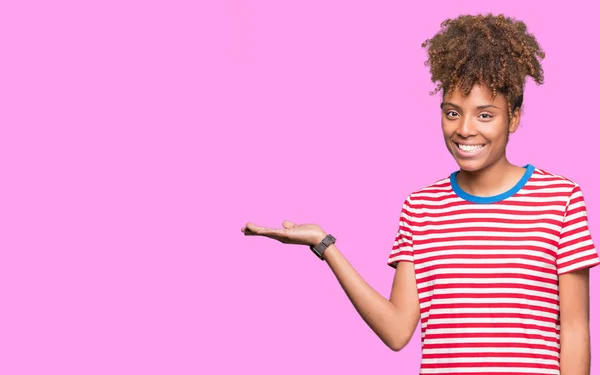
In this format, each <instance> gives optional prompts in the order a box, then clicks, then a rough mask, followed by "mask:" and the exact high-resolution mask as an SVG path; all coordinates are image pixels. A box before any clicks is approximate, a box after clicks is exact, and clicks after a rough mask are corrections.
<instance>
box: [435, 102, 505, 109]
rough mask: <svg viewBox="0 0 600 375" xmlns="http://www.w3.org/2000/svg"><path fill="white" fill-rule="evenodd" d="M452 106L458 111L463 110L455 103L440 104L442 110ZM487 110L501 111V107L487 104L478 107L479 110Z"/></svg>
mask: <svg viewBox="0 0 600 375" xmlns="http://www.w3.org/2000/svg"><path fill="white" fill-rule="evenodd" d="M445 105H446V106H450V107H454V108H457V109H462V108H460V106H458V105H456V104H454V103H450V102H442V104H440V108H444V106H445ZM486 108H497V109H501V108H499V107H496V106H495V105H492V104H486V105H480V106H478V107H477V109H486Z"/></svg>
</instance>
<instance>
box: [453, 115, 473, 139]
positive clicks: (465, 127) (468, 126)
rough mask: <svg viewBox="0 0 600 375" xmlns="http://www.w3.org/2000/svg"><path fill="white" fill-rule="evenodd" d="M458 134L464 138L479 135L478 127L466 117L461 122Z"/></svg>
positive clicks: (457, 130)
mask: <svg viewBox="0 0 600 375" xmlns="http://www.w3.org/2000/svg"><path fill="white" fill-rule="evenodd" d="M456 134H458V135H460V136H461V137H463V138H467V137H469V136H473V135H477V125H476V124H475V122H474V121H472V120H471V119H470V118H469V117H468V116H465V117H463V118H462V119H461V122H460V124H459V125H458V128H457V129H456Z"/></svg>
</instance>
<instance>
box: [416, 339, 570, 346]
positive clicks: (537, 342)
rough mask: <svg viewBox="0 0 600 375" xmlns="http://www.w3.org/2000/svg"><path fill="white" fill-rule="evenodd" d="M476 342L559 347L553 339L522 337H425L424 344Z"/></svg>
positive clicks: (457, 344)
mask: <svg viewBox="0 0 600 375" xmlns="http://www.w3.org/2000/svg"><path fill="white" fill-rule="evenodd" d="M477 343H486V344H487V343H498V344H503V343H508V344H511V343H515V344H527V345H545V346H548V347H551V348H557V349H559V348H560V344H559V343H557V342H554V341H547V340H542V339H528V338H524V337H458V338H444V339H431V338H426V339H425V343H424V344H431V345H436V344H456V346H457V347H458V346H460V345H461V344H477Z"/></svg>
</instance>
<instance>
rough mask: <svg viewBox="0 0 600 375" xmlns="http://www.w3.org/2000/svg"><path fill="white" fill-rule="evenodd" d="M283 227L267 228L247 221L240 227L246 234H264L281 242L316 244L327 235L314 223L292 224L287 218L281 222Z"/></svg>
mask: <svg viewBox="0 0 600 375" xmlns="http://www.w3.org/2000/svg"><path fill="white" fill-rule="evenodd" d="M282 225H283V228H267V227H261V226H258V225H256V224H252V223H247V224H246V226H245V227H243V228H242V232H243V233H244V235H246V236H264V237H269V238H272V239H274V240H277V241H279V242H282V243H287V244H296V245H308V246H317V245H318V244H319V242H321V240H322V239H323V238H324V237H325V236H326V235H327V234H326V233H325V231H324V230H323V229H321V227H320V226H318V225H316V224H294V223H292V222H291V221H289V220H285V221H284V222H283V224H282Z"/></svg>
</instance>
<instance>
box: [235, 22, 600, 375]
mask: <svg viewBox="0 0 600 375" xmlns="http://www.w3.org/2000/svg"><path fill="white" fill-rule="evenodd" d="M423 47H427V48H428V55H429V59H428V62H427V63H428V65H429V66H430V69H431V73H432V80H433V81H434V82H439V84H438V86H437V88H436V90H435V91H434V93H435V92H438V91H442V94H443V95H442V98H443V99H442V100H443V101H442V104H441V109H442V130H443V135H444V139H445V142H446V147H447V148H448V150H449V151H450V154H451V155H452V156H453V157H454V159H455V160H456V162H457V163H458V166H459V170H458V171H457V172H454V173H452V174H451V175H450V176H448V177H446V178H444V179H442V180H439V181H437V182H435V183H433V184H431V185H430V186H427V187H425V188H423V189H420V190H418V191H416V192H414V193H412V194H410V195H409V196H408V197H407V199H406V200H405V202H404V205H403V208H402V214H401V216H400V223H399V229H398V233H397V236H396V239H395V242H394V245H393V248H392V251H391V254H390V256H389V259H388V264H389V265H390V266H392V267H394V268H395V269H396V271H395V276H394V281H393V286H392V292H391V297H390V298H389V300H388V299H386V298H385V297H383V296H381V295H380V294H379V293H378V292H376V291H375V290H374V289H373V288H371V287H370V286H369V285H368V284H367V283H366V282H365V281H364V280H363V279H362V278H361V277H360V276H359V274H358V273H357V272H356V271H355V270H354V269H353V268H352V266H351V265H350V264H349V263H348V261H347V260H346V259H345V258H344V257H343V256H342V254H341V252H340V250H339V249H338V248H337V247H336V246H335V244H334V241H335V239H334V238H333V237H332V236H329V235H327V232H326V231H324V230H323V229H322V228H320V227H319V226H318V225H314V224H302V225H297V224H294V223H292V222H290V221H284V222H283V228H281V229H275V228H264V227H260V226H257V225H254V224H252V223H248V224H246V226H245V227H244V228H242V232H244V234H245V235H261V236H266V237H270V238H273V239H276V240H279V241H281V242H283V243H293V244H304V245H309V246H310V247H311V250H313V252H315V253H316V254H317V255H318V256H319V257H321V258H322V259H324V260H325V261H326V262H327V264H328V265H329V267H330V268H331V269H332V271H333V272H334V274H335V276H336V277H337V279H338V280H339V282H340V284H341V285H342V287H343V289H344V291H345V292H346V294H347V295H348V297H349V298H350V300H351V301H352V303H353V305H354V306H355V307H356V309H357V311H358V313H359V314H360V315H361V317H362V318H363V319H364V321H365V322H366V323H367V324H368V325H369V326H370V327H371V328H372V329H373V331H374V332H375V333H376V334H377V335H378V336H379V337H380V338H381V340H382V341H383V342H384V343H385V344H386V345H387V346H389V347H390V348H391V349H392V350H400V349H402V348H403V347H404V346H405V345H406V344H407V343H408V342H409V340H410V339H411V337H412V335H413V332H414V330H415V328H416V326H417V323H418V321H419V319H420V321H421V326H422V332H421V341H422V362H421V373H422V374H459V373H460V374H474V373H477V374H562V375H567V374H589V372H590V331H589V278H588V275H589V268H590V267H592V266H595V265H597V264H598V263H600V259H599V257H598V253H597V251H596V249H595V248H594V245H593V243H592V239H591V237H590V233H589V230H588V225H587V216H586V208H585V204H584V200H583V195H582V192H581V189H580V187H579V185H577V184H576V183H575V182H573V181H571V180H569V179H567V178H564V177H562V176H559V175H556V174H552V173H550V172H547V171H545V170H542V169H539V168H536V167H534V166H532V165H526V166H524V167H521V166H517V165H513V164H511V163H510V162H509V161H508V160H507V157H506V145H507V143H508V139H509V135H510V134H511V133H514V132H515V131H516V130H517V128H518V126H519V119H520V113H521V105H522V102H523V87H524V82H525V78H526V76H530V77H532V78H533V79H534V80H535V82H537V83H538V84H541V83H543V70H542V67H541V65H540V60H541V59H543V58H544V53H543V52H542V50H541V48H540V46H539V45H538V43H537V41H536V40H535V38H534V36H533V35H531V34H529V33H528V32H527V29H526V26H525V24H523V23H522V22H520V21H516V20H514V19H510V18H506V17H504V16H502V15H499V16H492V15H487V16H483V15H478V16H460V17H458V18H455V19H450V20H446V21H445V22H443V23H442V29H441V30H440V32H439V33H438V34H436V35H435V36H434V37H433V38H432V39H430V40H427V41H425V43H423ZM559 296H560V299H559Z"/></svg>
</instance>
